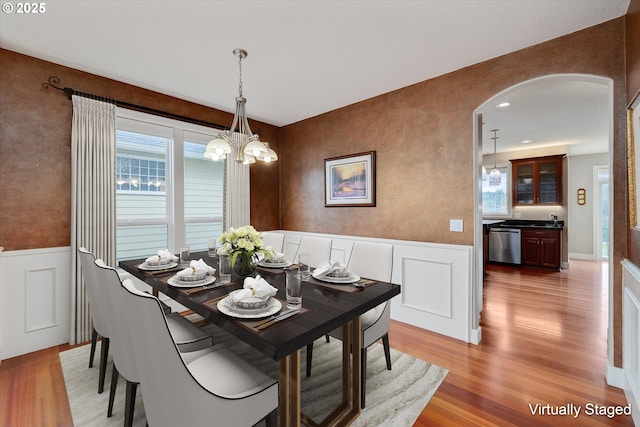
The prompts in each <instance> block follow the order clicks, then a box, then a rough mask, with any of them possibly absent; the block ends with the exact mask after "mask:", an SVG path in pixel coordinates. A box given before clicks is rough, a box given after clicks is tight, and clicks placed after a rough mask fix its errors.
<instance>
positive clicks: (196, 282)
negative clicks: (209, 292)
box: [167, 259, 216, 294]
mask: <svg viewBox="0 0 640 427" xmlns="http://www.w3.org/2000/svg"><path fill="white" fill-rule="evenodd" d="M215 272H216V269H215V268H213V267H211V266H209V265H208V264H207V263H206V262H204V261H203V260H202V259H199V260H192V261H191V262H190V263H189V266H188V267H186V268H184V269H182V270H180V271H178V272H177V273H176V274H175V275H174V276H172V277H170V278H169V279H167V283H168V284H169V285H171V286H173V287H175V288H181V290H182V291H183V292H186V293H188V294H191V293H195V292H199V291H202V290H205V289H209V288H211V287H213V286H209V285H211V284H212V283H214V282H215V281H216V277H215Z"/></svg>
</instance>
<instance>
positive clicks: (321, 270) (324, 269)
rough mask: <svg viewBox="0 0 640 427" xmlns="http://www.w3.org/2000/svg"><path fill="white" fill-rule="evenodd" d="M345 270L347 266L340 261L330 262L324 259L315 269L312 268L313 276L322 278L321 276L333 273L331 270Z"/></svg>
mask: <svg viewBox="0 0 640 427" xmlns="http://www.w3.org/2000/svg"><path fill="white" fill-rule="evenodd" d="M346 270H347V266H346V265H344V264H343V263H341V262H340V261H336V262H334V263H333V264H331V262H330V261H328V260H327V261H324V262H323V263H322V264H320V265H319V266H318V268H316V269H315V270H313V277H315V278H316V279H322V278H323V277H325V276H327V275H329V274H331V273H333V272H343V271H346Z"/></svg>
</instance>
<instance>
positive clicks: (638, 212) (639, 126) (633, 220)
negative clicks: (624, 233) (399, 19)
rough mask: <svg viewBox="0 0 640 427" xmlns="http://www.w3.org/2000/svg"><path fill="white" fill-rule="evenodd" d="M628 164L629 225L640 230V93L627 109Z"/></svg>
mask: <svg viewBox="0 0 640 427" xmlns="http://www.w3.org/2000/svg"><path fill="white" fill-rule="evenodd" d="M627 162H628V163H627V180H628V183H629V197H628V198H629V225H630V226H631V227H632V228H633V227H635V228H639V229H640V218H639V216H640V185H639V182H638V174H640V92H638V93H636V95H635V96H634V98H633V100H632V101H631V103H630V104H629V107H628V108H627Z"/></svg>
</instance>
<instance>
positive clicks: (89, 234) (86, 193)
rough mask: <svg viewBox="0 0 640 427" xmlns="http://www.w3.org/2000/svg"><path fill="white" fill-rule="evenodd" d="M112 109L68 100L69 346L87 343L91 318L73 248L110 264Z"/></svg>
mask: <svg viewBox="0 0 640 427" xmlns="http://www.w3.org/2000/svg"><path fill="white" fill-rule="evenodd" d="M115 153H116V106H115V105H114V104H112V103H109V102H103V101H97V100H94V99H89V98H85V97H82V96H76V95H74V96H73V123H72V129H71V331H70V339H69V342H70V343H71V344H77V343H80V342H84V341H87V340H89V339H90V338H91V329H92V324H91V314H90V312H89V301H88V300H87V297H86V291H85V283H84V277H83V276H82V270H81V268H80V262H78V248H79V247H81V246H84V247H85V248H87V249H88V250H89V251H91V252H93V253H94V254H95V255H96V258H102V259H103V260H104V262H105V263H106V264H107V265H111V266H113V265H115V262H116V211H115V205H116V190H115Z"/></svg>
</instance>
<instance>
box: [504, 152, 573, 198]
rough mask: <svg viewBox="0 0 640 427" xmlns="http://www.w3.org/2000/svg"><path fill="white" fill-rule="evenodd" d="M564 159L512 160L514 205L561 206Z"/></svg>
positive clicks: (554, 157)
mask: <svg viewBox="0 0 640 427" xmlns="http://www.w3.org/2000/svg"><path fill="white" fill-rule="evenodd" d="M563 157H564V155H558V156H547V157H535V158H529V159H517V160H511V166H512V167H511V169H512V171H513V180H512V191H513V198H512V200H513V205H514V206H527V205H529V206H531V205H559V204H560V203H561V202H562V158H563Z"/></svg>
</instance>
